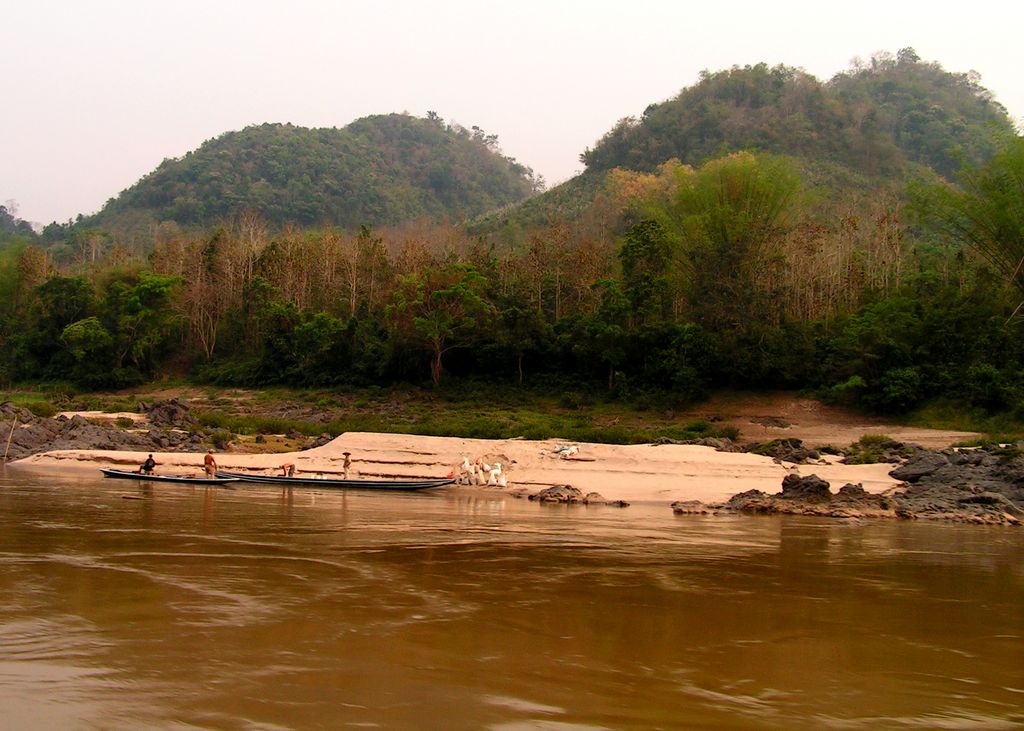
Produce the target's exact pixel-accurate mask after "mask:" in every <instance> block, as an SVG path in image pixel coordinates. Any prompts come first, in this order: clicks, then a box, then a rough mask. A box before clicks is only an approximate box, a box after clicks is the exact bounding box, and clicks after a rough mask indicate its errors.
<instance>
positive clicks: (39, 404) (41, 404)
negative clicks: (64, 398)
mask: <svg viewBox="0 0 1024 731" xmlns="http://www.w3.org/2000/svg"><path fill="white" fill-rule="evenodd" d="M25 408H26V409H28V410H29V411H31V412H32V413H33V414H35V415H36V416H39V417H41V418H44V419H49V418H50V417H52V416H53V415H55V414H56V413H57V412H58V411H59V410H60V409H58V408H57V407H56V406H54V405H53V404H51V403H50V402H49V401H31V402H29V403H27V404H25Z"/></svg>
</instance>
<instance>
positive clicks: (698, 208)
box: [673, 153, 800, 330]
mask: <svg viewBox="0 0 1024 731" xmlns="http://www.w3.org/2000/svg"><path fill="white" fill-rule="evenodd" d="M799 192H800V179H799V177H798V176H797V174H796V171H795V168H794V166H793V163H792V162H790V161H789V160H788V159H786V158H781V157H775V156H770V155H758V156H755V155H752V154H750V153H740V154H737V155H730V156H728V157H724V158H721V159H718V160H713V161H711V162H709V163H707V164H706V165H704V166H703V167H702V168H701V169H700V171H698V173H697V174H696V175H690V174H688V173H686V171H685V170H684V171H683V172H682V174H681V179H680V187H679V193H678V196H677V199H676V202H675V208H674V211H673V214H674V216H675V218H676V220H677V221H679V225H680V227H681V234H682V239H683V247H684V250H685V254H686V257H687V260H688V264H689V267H690V275H691V278H690V306H691V309H692V312H693V313H694V316H695V319H696V320H697V322H698V323H699V324H701V325H703V326H705V327H707V328H709V329H711V330H724V329H737V328H739V329H742V328H743V327H744V326H745V325H746V322H747V321H748V319H750V318H764V316H765V313H766V312H767V311H768V308H769V305H771V303H772V300H773V299H774V298H773V297H772V296H769V295H772V294H774V292H772V291H771V286H772V284H773V282H772V280H771V277H770V276H768V274H769V273H770V265H771V264H772V263H773V257H772V256H771V255H772V253H773V247H775V246H777V245H778V244H779V243H780V241H781V239H782V237H783V235H784V234H786V233H787V232H788V231H789V230H790V229H791V228H792V226H793V225H794V224H795V222H796V218H797V215H798V212H799V206H798V203H799V197H798V196H799Z"/></svg>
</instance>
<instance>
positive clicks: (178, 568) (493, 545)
mask: <svg viewBox="0 0 1024 731" xmlns="http://www.w3.org/2000/svg"><path fill="white" fill-rule="evenodd" d="M0 597H2V600H0V728H4V729H8V728H9V729H29V730H31V729H54V728H60V729H139V728H146V729H175V730H177V729H246V730H253V729H267V730H270V729H273V730H277V729H341V728H385V729H387V728H397V729H421V728H422V729H498V730H501V731H519V730H525V729H541V730H543V731H572V730H584V729H586V730H589V729H657V728H664V729H690V728H693V729H779V728H788V729H801V728H806V729H830V728H834V729H862V728H863V729H868V728H870V729H875V728H914V729H919V728H965V727H966V728H983V729H1003V728H1020V727H1022V726H1024V530H1020V529H1013V528H1005V527H979V526H970V527H967V526H956V525H939V524H925V523H910V522H868V523H861V524H849V523H840V522H835V521H827V520H816V519H798V518H768V517H727V518H726V517H718V518H716V517H695V516H675V515H673V514H672V512H671V510H670V509H669V508H667V507H664V506H660V507H655V506H638V505H634V506H631V507H629V508H625V509H615V508H603V507H601V508H597V507H589V508H588V507H581V506H550V505H537V504H534V503H531V502H528V501H524V500H516V499H513V498H511V497H508V496H503V495H500V494H488V493H481V492H477V493H473V494H467V493H465V492H459V491H457V490H454V489H451V488H446V489H443V490H437V491H433V492H432V493H406V494H397V495H385V494H377V493H370V492H361V491H329V490H312V489H299V488H296V489H293V490H287V491H286V490H281V489H278V488H274V487H270V486H252V487H247V486H241V487H236V488H235V489H230V488H225V487H210V488H199V487H179V486H164V485H159V484H152V483H149V484H147V483H140V482H135V481H127V480H126V481H122V480H109V479H107V480H104V479H102V478H96V479H92V478H88V479H86V478H81V479H78V480H62V481H59V482H58V481H55V480H47V479H41V478H28V479H26V478H23V477H17V476H12V474H11V472H10V471H8V472H7V473H6V474H5V475H3V477H2V478H0Z"/></svg>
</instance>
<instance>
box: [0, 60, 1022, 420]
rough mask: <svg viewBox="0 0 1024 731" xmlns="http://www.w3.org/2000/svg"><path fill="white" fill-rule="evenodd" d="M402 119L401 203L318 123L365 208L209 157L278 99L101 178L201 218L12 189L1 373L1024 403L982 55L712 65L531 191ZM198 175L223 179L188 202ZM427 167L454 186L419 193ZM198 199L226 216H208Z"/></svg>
mask: <svg viewBox="0 0 1024 731" xmlns="http://www.w3.org/2000/svg"><path fill="white" fill-rule="evenodd" d="M382 120H384V121H387V123H388V124H396V125H399V126H403V127H406V128H408V129H413V130H417V132H416V134H420V133H425V132H424V130H427V129H431V128H432V129H434V130H435V131H436V134H437V135H438V137H436V138H435V139H434V141H433V142H430V141H429V140H427V141H424V140H419V141H418V142H414V143H411V146H410V148H409V149H408V150H407V151H405V152H401V153H396V155H395V158H394V159H393V160H392V161H391V162H390V163H389V164H390V166H391V167H390V169H392V170H395V171H399V172H396V173H395V174H396V176H397V177H399V178H401V180H400V181H399V182H397V183H396V184H395V186H394V187H391V188H387V189H386V190H387V191H390V193H389V195H391V196H392V200H394V201H397V200H402V201H406V203H403V204H402V205H404V206H406V208H405V209H403V210H404V213H401V214H399V215H396V216H395V217H394V218H390V219H389V220H387V221H384V222H381V220H380V219H376V218H374V217H373V216H372V215H371V214H370V211H373V210H378V209H376V208H374V205H376V204H371V203H369V202H368V201H370V198H368V197H367V196H370V197H372V196H373V195H376V193H374V192H373V191H371V190H368V189H365V188H364V187H363V183H362V182H360V181H362V178H347V177H344V176H343V174H342V173H341V172H338V171H339V170H341V168H336V169H334V168H332V165H333V163H332V161H331V160H325V159H320V158H321V157H326V156H329V155H328V152H326V151H325V150H323V149H320V150H319V151H318V152H315V153H313V154H312V156H311V157H310V158H308V159H306V158H302V161H295V162H296V164H298V163H299V162H301V166H305V165H309V166H310V168H309V171H308V172H307V173H303V175H307V176H308V180H310V181H312V180H313V179H314V178H315V179H318V180H321V179H324V177H325V174H324V173H322V172H316V171H317V170H321V171H322V170H325V169H328V168H331V169H334V170H335V172H332V173H331V175H338V176H341V177H338V178H336V180H337V184H338V187H339V190H342V191H349V192H348V193H342V195H341V197H342V198H346V196H348V195H351V196H353V206H354V207H353V208H352V209H351V210H354V211H357V212H358V213H356V214H353V215H355V216H356V218H353V219H345V220H331V221H329V222H328V223H325V222H324V221H323V220H317V218H316V217H317V216H319V215H320V211H322V210H324V208H323V206H325V205H329V204H326V203H325V202H324V200H326V199H324V200H321V199H310V198H308V197H307V196H306V194H305V193H303V192H301V191H302V190H303V188H302V186H303V185H304V184H305V183H304V182H303V180H304V178H302V177H301V176H300V175H298V174H296V173H294V172H289V173H287V174H286V176H285V177H286V178H287V181H288V183H287V184H286V185H284V187H283V188H280V189H282V190H284V189H287V188H288V185H290V184H291V183H290V181H291V180H293V179H295V178H298V181H297V182H296V183H295V185H296V186H298V187H297V188H296V189H295V190H296V198H295V200H294V201H293V203H294V205H291V204H289V202H288V200H287V199H286V198H274V199H273V201H269V202H266V201H265V202H264V203H265V205H264V204H261V203H260V201H259V200H257V199H253V198H245V197H242V198H231V197H230V196H229V195H228V194H227V193H226V192H225V191H226V190H227V188H225V187H223V186H224V185H225V183H224V180H225V179H226V178H227V177H230V176H234V178H233V179H235V180H236V181H237V180H241V179H242V178H243V177H245V175H249V178H247V179H249V180H255V179H256V178H257V177H259V178H260V179H266V180H268V181H269V180H271V178H272V177H273V175H272V173H271V172H269V170H270V169H269V168H266V167H260V166H266V165H269V164H270V163H269V162H267V160H270V161H272V160H274V159H277V160H279V161H282V160H284V159H286V158H287V155H288V153H287V152H285V151H279V152H278V153H275V155H276V157H270V158H266V159H265V160H264V159H262V158H260V159H257V157H253V156H252V154H249V153H243V152H239V153H238V154H239V155H240V156H239V157H238V159H233V158H232V157H231V155H229V154H224V155H223V160H221V161H220V162H219V163H218V164H217V165H216V166H211V164H210V163H209V160H208V158H211V157H212V158H217V159H220V158H219V157H218V156H220V155H221V152H222V151H223V149H224V148H221V147H219V145H220V143H221V142H226V141H232V142H233V141H236V137H237V138H245V139H249V140H258V139H264V140H280V139H281V136H280V135H281V134H282V133H284V134H285V135H286V136H287V135H289V134H292V133H296V134H297V130H289V129H288V128H287V127H279V126H275V125H267V126H264V127H259V128H250V129H249V130H246V131H244V132H243V133H237V135H226V136H225V137H224V138H219V139H218V140H216V141H214V142H213V143H208V144H207V145H204V147H203V148H200V150H199V151H197V152H196V153H193V154H192V155H189V156H186V157H185V158H183V159H182V160H178V161H169V162H167V163H165V164H164V165H162V166H161V167H160V168H159V169H158V170H157V171H155V172H154V173H153V174H151V175H150V176H148V177H147V178H144V179H143V180H142V181H140V182H139V184H137V185H136V186H134V187H133V188H131V189H129V190H128V191H126V192H125V193H124V194H122V195H121V196H120V198H119V199H118V200H117V201H114V202H111V203H110V204H108V206H107V208H105V209H104V211H105V212H107V211H108V209H109V212H111V215H112V214H113V212H117V211H121V212H123V211H126V210H128V207H129V206H137V207H143V208H146V209H147V210H152V211H161V213H159V216H164V215H167V212H168V211H177V212H178V213H179V214H180V215H181V216H184V217H185V218H183V219H182V220H181V221H178V220H177V219H175V221H176V225H174V226H167V225H160V226H158V227H157V228H156V230H155V234H154V236H153V240H152V243H151V245H150V247H149V248H147V249H146V251H145V252H144V253H140V251H139V249H138V248H137V247H136V246H135V242H134V241H128V240H123V239H119V238H118V236H117V235H115V234H112V233H111V232H110V231H107V230H105V229H103V228H101V227H99V224H100V223H102V219H97V220H95V221H91V222H89V225H88V226H80V225H79V224H75V225H74V226H71V227H66V228H62V230H61V232H55V231H54V230H52V229H51V231H50V236H49V238H45V237H44V238H40V237H36V236H35V235H34V234H31V232H26V231H25V230H24V228H23V227H22V226H21V224H20V222H19V221H18V220H17V219H16V218H15V217H14V216H12V215H10V214H9V213H8V212H7V211H0V227H2V233H0V242H2V243H0V246H2V256H0V315H2V318H3V319H2V326H0V339H2V341H3V342H2V344H3V349H2V350H3V355H2V356H0V374H2V376H3V378H4V379H5V380H6V381H8V382H25V381H29V380H60V381H66V382H70V383H73V384H75V385H77V386H79V387H83V388H114V387H121V386H128V385H132V384H138V383H142V382H145V381H148V380H151V379H153V378H156V377H159V376H161V375H165V374H175V375H185V376H187V377H189V378H192V379H195V380H198V381H205V382H213V383H221V384H239V385H269V384H288V385H293V386H300V387H312V386H326V387H338V388H348V387H359V386H371V385H389V384H400V383H427V384H433V385H434V386H435V387H441V388H448V387H451V386H455V387H458V384H460V383H465V382H466V381H467V380H469V379H472V380H474V381H476V382H486V383H494V384H498V383H501V384H508V385H510V386H512V387H523V388H531V389H544V390H551V391H555V392H558V393H562V394H575V395H576V396H574V397H580V398H583V397H584V395H586V397H588V398H593V397H602V398H609V399H622V400H628V401H630V402H632V403H637V404H648V405H650V406H652V407H659V408H668V407H671V406H672V405H673V404H684V403H689V402H692V401H694V400H697V399H700V398H701V397H703V396H705V395H706V394H707V393H709V392H710V391H711V390H713V389H716V388H720V387H725V386H728V387H743V388H755V389H765V388H797V389H806V390H809V391H814V392H815V393H817V394H819V395H821V396H823V397H825V398H827V399H831V400H833V401H836V402H842V403H846V404H849V405H853V406H857V407H860V408H864V409H870V410H876V411H884V412H890V413H904V412H907V411H909V410H912V409H915V408H918V407H921V406H924V405H926V404H933V403H936V402H947V403H952V404H955V405H956V406H957V407H958V408H960V409H962V410H971V411H973V412H974V413H977V414H979V415H985V414H1002V415H1006V416H1008V417H1010V418H1015V419H1018V420H1019V419H1021V418H1024V339H1022V338H1021V337H1020V329H1019V328H1020V322H1021V320H1020V317H1019V314H1020V313H1019V312H1017V307H1018V304H1020V302H1021V300H1022V299H1024V270H1022V267H1021V262H1022V261H1024V183H1022V181H1024V140H1022V138H1021V137H1020V136H1018V134H1017V132H1016V131H1015V129H1014V125H1013V123H1012V121H1011V120H1010V119H1009V118H1008V117H1007V115H1006V112H1005V110H1004V109H1003V108H1002V107H1001V106H1000V105H999V104H998V103H997V102H996V101H995V100H994V99H992V98H991V95H990V94H989V93H988V92H987V91H986V90H985V89H984V88H983V87H981V86H980V85H979V82H978V79H976V78H974V77H972V76H971V75H964V74H953V73H948V72H945V71H943V70H942V69H941V67H940V66H938V65H937V64H935V63H925V62H922V61H921V60H920V59H919V58H918V57H917V56H916V54H914V53H913V51H912V50H911V49H904V50H903V51H900V53H899V54H897V55H896V56H890V55H888V54H879V55H877V56H875V57H873V58H872V59H871V61H870V63H858V64H855V65H854V66H853V67H852V68H851V69H850V70H849V71H848V72H845V73H843V74H840V75H838V76H837V77H835V78H834V79H832V80H830V81H829V82H827V83H821V82H819V81H817V80H816V79H814V78H813V77H810V76H809V75H807V74H806V73H804V72H802V71H800V70H798V69H791V68H787V67H775V68H769V67H766V66H764V65H757V66H752V67H745V68H733V69H731V70H728V71H722V72H716V73H706V74H704V75H702V77H701V79H700V81H699V82H698V83H697V84H696V85H695V86H693V87H691V88H687V89H684V90H683V91H682V92H681V93H680V95H679V96H678V97H677V98H675V99H672V100H669V101H666V102H664V103H661V104H655V105H652V106H650V107H648V108H647V110H646V111H645V112H644V114H643V116H642V117H641V118H640V119H626V120H624V121H623V122H620V123H619V124H618V125H616V126H615V128H614V129H612V130H610V131H609V132H608V134H607V135H605V137H604V138H603V139H601V140H599V141H598V142H597V143H596V144H595V146H594V147H593V148H592V149H589V150H586V151H585V152H584V153H583V154H582V159H583V161H584V162H585V163H586V165H587V171H586V172H585V173H583V174H582V175H581V176H579V177H578V178H577V179H575V180H573V181H569V182H567V183H566V184H564V185H561V186H558V187H556V188H555V189H553V190H550V191H547V192H545V193H542V194H539V195H535V196H533V197H531V198H529V199H527V200H524V201H523V202H521V203H519V204H517V205H507V204H509V203H510V201H513V200H517V199H522V198H523V197H524V196H525V195H526V193H527V192H528V190H527V188H524V187H522V186H523V185H525V186H527V187H529V185H530V184H531V181H532V176H531V175H530V174H529V171H528V170H526V169H525V168H522V167H521V166H520V167H517V164H515V163H512V162H510V161H508V160H507V159H505V158H503V157H501V156H500V154H498V153H497V152H496V150H495V149H493V148H495V147H496V145H495V143H494V142H493V141H492V142H490V143H488V142H487V140H483V141H480V140H479V139H477V138H479V137H480V135H476V136H474V134H473V133H468V136H466V135H461V133H460V134H456V138H459V139H461V140H462V141H463V142H469V143H473V144H476V143H480V144H482V147H483V149H484V150H485V151H488V152H489V153H490V154H491V156H492V158H491V159H496V160H497V161H499V162H500V161H501V160H505V164H508V165H510V166H511V167H510V168H509V169H510V170H511V171H512V172H513V173H514V176H513V178H514V180H516V181H518V182H517V185H519V186H520V187H516V185H512V184H511V182H509V185H508V187H502V186H501V185H498V184H497V183H496V182H495V178H487V180H488V181H490V182H485V180H484V178H475V177H472V176H470V177H468V178H466V177H465V176H463V177H459V175H456V176H455V177H454V178H447V177H445V175H444V174H441V173H439V174H438V177H437V178H431V174H430V170H433V169H434V168H432V167H431V166H430V165H429V164H425V163H423V160H422V159H421V157H422V156H423V155H425V154H426V152H425V151H426V150H429V149H430V148H431V147H432V146H433V145H435V144H436V145H449V144H454V142H452V141H451V139H452V138H451V129H450V128H448V127H446V126H445V125H443V124H442V123H440V122H439V121H438V120H437V119H436V115H435V116H432V117H430V118H428V119H427V120H410V118H407V117H401V116H393V117H387V118H380V119H375V121H374V122H373V124H370V127H373V128H377V127H378V126H379V125H381V124H382ZM368 124H369V123H368ZM354 127H355V128H356V130H359V129H361V128H360V127H359V125H358V124H357V125H354ZM346 130H352V127H350V128H346ZM353 134H354V135H355V132H353ZM369 134H370V132H369V131H368V130H367V129H362V131H361V132H359V135H361V136H362V137H363V138H365V137H366V136H367V135H369ZM359 135H356V136H359ZM460 135H461V136H460ZM413 137H415V135H413ZM416 139H419V138H416ZM329 140H335V138H334V137H331V136H330V135H326V136H325V137H324V144H325V145H328V144H340V143H336V141H335V142H330V141H329ZM444 140H449V141H448V142H445V141H444ZM238 149H239V150H243V151H244V150H246V149H252V148H249V147H245V146H242V147H240V148H238ZM246 155H249V156H248V157H247V156H246ZM343 157H344V158H345V159H347V160H350V159H351V158H350V157H348V156H343ZM417 161H419V162H417ZM421 163H423V164H421ZM281 164H284V163H283V162H282V163H281ZM316 166H319V167H316ZM213 170H216V171H219V172H218V174H217V175H213V174H212V172H211V171H213ZM257 170H259V171H258V172H257ZM246 171H249V172H246ZM423 175H426V177H425V178H424V177H422V176H423ZM189 176H191V177H192V178H193V179H194V180H195V181H197V182H198V183H199V184H198V185H197V187H193V188H190V189H189V190H192V191H204V193H203V195H204V196H206V195H208V196H209V197H208V198H204V199H203V200H202V202H201V203H199V202H198V201H199V199H196V202H195V203H194V204H192V203H190V204H188V205H186V206H185V207H184V208H176V207H175V206H177V205H178V204H177V203H175V202H174V201H175V200H176V199H177V198H178V196H176V195H175V193H174V191H175V190H176V188H175V186H176V185H177V184H178V183H175V182H174V181H176V180H179V179H180V177H185V178H187V177H189ZM417 176H421V177H419V178H418V177H417ZM443 180H447V181H448V182H445V183H443V184H442V181H443ZM509 180H510V181H511V180H512V179H509ZM424 181H425V184H426V186H427V187H432V189H433V190H434V191H435V192H437V193H438V197H435V198H431V199H430V200H432V201H434V203H436V202H437V201H442V200H443V201H447V202H448V203H451V204H452V206H453V207H444V209H443V210H444V211H445V215H443V216H442V215H435V214H437V213H438V211H440V210H442V209H440V208H438V209H432V208H431V207H430V206H431V205H434V203H431V204H430V205H428V204H427V203H426V202H425V201H426V200H427V199H426V198H423V197H422V196H421V197H419V198H416V196H412V195H411V194H410V190H411V189H412V188H411V187H410V186H413V187H415V186H416V185H418V184H419V183H423V182H424ZM431 181H433V182H431ZM253 186H254V184H252V185H250V189H251V188H252V187H253ZM494 186H497V187H494ZM534 187H536V186H534ZM243 189H244V186H243V187H242V188H234V189H233V190H243ZM381 190H385V189H384V188H382V189H381ZM442 190H447V192H446V193H444V194H443V195H442V194H441V193H440V191H442ZM231 195H236V194H234V193H232V194H231ZM471 198H472V199H473V200H476V201H483V200H488V201H489V202H488V203H487V206H489V207H490V208H492V209H493V208H494V207H496V206H505V207H504V208H503V209H502V210H500V211H494V210H492V211H491V212H490V213H489V214H487V215H480V216H479V217H477V218H476V219H475V220H474V221H471V222H468V223H467V222H466V221H464V220H458V218H457V217H456V216H454V215H449V214H450V212H451V211H452V210H454V209H455V208H458V207H460V206H462V207H464V208H463V210H465V212H466V213H467V214H476V213H483V211H484V210H485V209H484V208H474V205H475V204H474V205H471V204H470V203H469V202H468V201H469V200H470V199H471ZM300 199H301V200H300ZM346 200H347V198H346ZM412 200H417V201H419V202H418V203H417V204H416V205H412V204H409V203H408V201H412ZM233 203H239V204H240V205H239V206H236V207H232V205H233ZM241 204H244V205H241ZM197 205H201V206H202V207H203V210H204V211H205V212H206V213H210V214H212V213H214V212H216V214H217V222H216V223H215V224H210V223H202V224H201V225H200V221H207V220H208V219H205V218H199V217H196V215H197V214H196V210H197V209H196V207H195V206H197ZM189 206H191V208H190V207H189ZM314 209H315V210H316V211H317V212H316V213H313V212H312V211H313V210H314ZM338 210H340V209H338ZM346 210H349V209H346ZM394 210H399V209H394ZM185 211H191V213H185ZM204 215H205V214H204ZM339 215H340V214H339ZM346 215H347V214H346ZM189 216H192V218H188V217H189ZM184 223H195V224H197V225H194V226H185V225H183V224H184ZM56 233H62V234H63V238H61V237H60V236H57V235H55V234H56Z"/></svg>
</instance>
